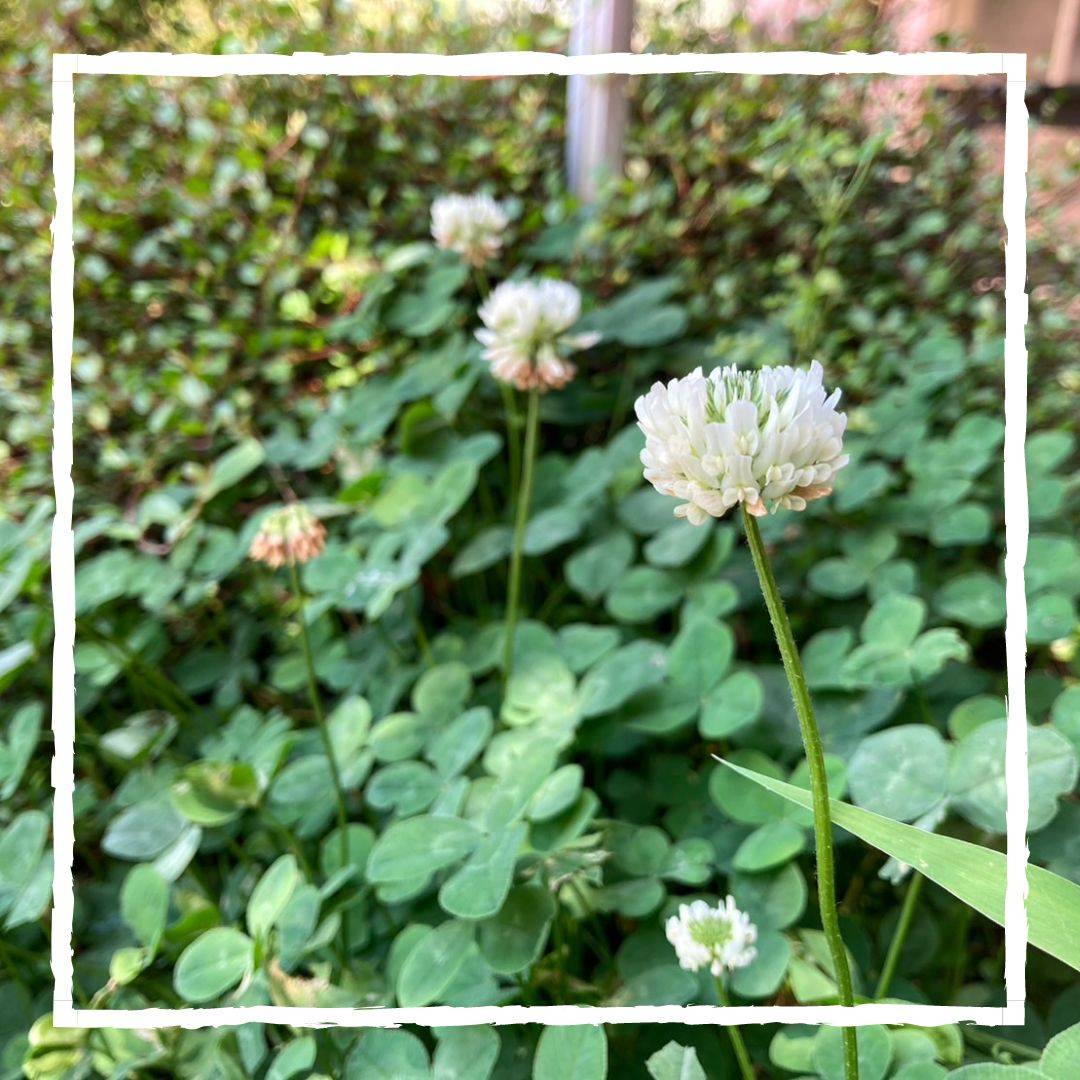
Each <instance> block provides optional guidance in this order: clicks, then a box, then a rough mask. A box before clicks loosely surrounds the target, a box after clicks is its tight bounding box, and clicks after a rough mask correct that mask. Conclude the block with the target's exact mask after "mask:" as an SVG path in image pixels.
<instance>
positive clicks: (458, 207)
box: [431, 195, 507, 266]
mask: <svg viewBox="0 0 1080 1080" xmlns="http://www.w3.org/2000/svg"><path fill="white" fill-rule="evenodd" d="M506 223H507V217H506V211H505V210H503V208H502V207H501V206H500V205H499V204H498V203H497V202H496V201H495V200H494V199H493V198H491V196H489V195H440V196H439V198H437V199H436V200H435V201H434V202H433V203H432V204H431V235H432V236H433V237H434V238H435V244H436V246H437V247H440V248H442V249H443V250H444V251H456V252H457V253H458V254H459V255H461V256H462V257H463V258H464V259H465V260H466V262H468V263H471V264H472V265H473V266H483V265H484V263H486V262H487V261H488V260H489V259H493V258H494V257H495V256H496V255H498V253H499V249H500V248H501V247H502V234H503V231H504V230H505V228H506Z"/></svg>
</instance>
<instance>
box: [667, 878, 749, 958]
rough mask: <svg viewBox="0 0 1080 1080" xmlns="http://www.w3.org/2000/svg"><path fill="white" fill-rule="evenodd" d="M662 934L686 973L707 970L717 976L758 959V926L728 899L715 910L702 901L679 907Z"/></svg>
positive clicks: (733, 901)
mask: <svg viewBox="0 0 1080 1080" xmlns="http://www.w3.org/2000/svg"><path fill="white" fill-rule="evenodd" d="M664 931H665V933H666V934H667V939H668V941H670V942H671V944H672V945H674V946H675V955H676V956H677V957H678V960H679V967H681V968H685V969H686V970H687V971H700V970H701V969H702V968H708V969H709V971H711V972H712V974H713V975H716V976H720V975H723V973H724V972H725V971H734V970H735V969H736V968H743V967H746V965H747V964H749V963H750V962H751V961H752V960H753V959H754V957H755V956H757V949H756V948H755V947H754V942H755V941H757V927H756V926H755V925H754V924H753V923H752V922H751V921H750V916H749V915H747V914H746V913H745V912H743V911H740V910H739V909H738V908H737V907H736V906H735V899H734V897H731V896H729V897H727V899H725V900H722V901H721V902H720V903H719V904H717V905H716V907H712V906H710V905H709V904H708V903H707V902H706V901H705V900H695V901H694V902H693V903H692V904H680V905H679V914H678V915H672V917H671V918H670V919H668V921H667V923H666V925H665V927H664Z"/></svg>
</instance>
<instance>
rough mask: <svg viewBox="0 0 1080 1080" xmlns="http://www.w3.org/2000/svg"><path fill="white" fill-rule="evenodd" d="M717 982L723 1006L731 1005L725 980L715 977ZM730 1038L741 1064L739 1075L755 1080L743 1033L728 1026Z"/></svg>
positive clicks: (717, 994) (735, 1027) (718, 993)
mask: <svg viewBox="0 0 1080 1080" xmlns="http://www.w3.org/2000/svg"><path fill="white" fill-rule="evenodd" d="M715 982H716V996H717V999H718V1000H719V1002H720V1004H721V1005H730V1004H731V998H730V997H728V992H727V987H725V986H724V978H723V976H722V975H717V976H716V977H715ZM727 1033H728V1038H729V1039H731V1048H732V1049H733V1050H734V1051H735V1060H736V1061H738V1063H739V1073H740V1075H741V1076H742V1078H743V1080H755V1073H754V1063H753V1062H752V1061H751V1060H750V1053H749V1051H748V1050H747V1049H746V1043H745V1042H743V1037H742V1032H741V1031H740V1030H739V1029H738V1027H737V1026H736V1025H734V1024H731V1025H729V1026H728V1029H727Z"/></svg>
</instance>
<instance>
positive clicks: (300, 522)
mask: <svg viewBox="0 0 1080 1080" xmlns="http://www.w3.org/2000/svg"><path fill="white" fill-rule="evenodd" d="M325 546H326V527H325V526H324V525H323V523H322V522H321V521H319V519H318V518H317V517H316V516H315V515H314V514H313V513H312V512H311V511H310V510H309V509H308V508H307V507H306V506H304V504H303V503H291V504H290V505H288V506H282V507H280V508H279V509H277V510H272V511H271V512H270V513H269V514H267V515H266V517H265V518H263V521H262V525H261V526H260V527H259V531H258V532H257V533H256V534H255V539H254V540H252V541H251V549H250V551H249V552H248V554H249V555H250V556H251V558H253V559H254V560H255V561H256V562H264V563H266V565H267V566H269V567H271V568H272V569H274V570H276V569H278V567H281V566H284V565H285V564H286V563H306V562H308V561H309V560H311V559H314V558H315V557H316V556H317V555H319V554H321V552H322V550H323V548H324V547H325Z"/></svg>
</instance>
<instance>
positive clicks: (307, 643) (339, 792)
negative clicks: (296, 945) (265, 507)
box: [289, 559, 349, 956]
mask: <svg viewBox="0 0 1080 1080" xmlns="http://www.w3.org/2000/svg"><path fill="white" fill-rule="evenodd" d="M289 577H290V578H291V579H292V587H293V593H294V594H295V595H296V603H297V607H298V609H299V610H298V617H297V622H299V624H300V643H301V645H302V646H303V652H304V666H305V668H306V669H307V687H308V696H309V697H310V698H311V709H312V711H313V712H314V713H315V723H316V725H317V726H318V729H319V736H320V738H321V739H322V744H323V750H324V752H325V753H326V760H327V761H328V762H329V763H330V779H331V781H332V782H333V785H334V794H335V796H336V799H337V819H338V833H339V834H340V836H341V868H342V870H344V869H345V868H346V867H347V866H348V865H349V831H348V822H349V815H348V812H347V811H346V809H345V789H344V787H342V784H341V773H340V772H339V771H338V766H337V759H336V758H335V757H334V744H333V743H332V742H331V740H330V728H329V727H328V726H327V723H326V714H325V713H324V712H323V707H322V699H321V698H320V697H319V684H318V682H317V680H316V678H315V661H314V660H313V659H312V654H311V639H310V638H309V637H308V632H307V620H306V619H305V618H304V609H305V607H306V605H307V597H306V596H305V595H304V590H303V587H302V586H301V584H300V575H299V574H298V573H297V571H296V561H295V560H294V559H290V560H289ZM341 935H342V941H343V943H344V948H345V955H346V956H348V955H349V921H348V918H347V916H346V914H345V913H342V918H341Z"/></svg>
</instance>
